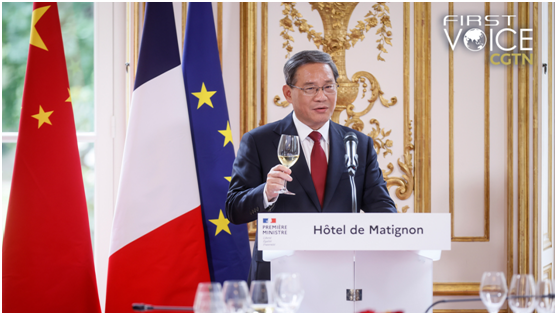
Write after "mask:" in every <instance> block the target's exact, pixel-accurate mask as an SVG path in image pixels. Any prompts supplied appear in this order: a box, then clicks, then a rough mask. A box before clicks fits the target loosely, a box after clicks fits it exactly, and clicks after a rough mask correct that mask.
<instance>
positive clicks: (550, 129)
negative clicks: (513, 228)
mask: <svg viewBox="0 0 557 315" xmlns="http://www.w3.org/2000/svg"><path fill="white" fill-rule="evenodd" d="M547 8H548V10H547V11H548V14H547V15H548V25H547V31H548V34H547V37H548V38H547V41H548V54H547V56H548V59H549V60H548V61H547V62H548V64H549V66H548V68H549V69H548V78H547V79H548V85H547V86H548V89H547V102H548V104H547V107H548V118H547V119H548V125H547V126H548V128H547V129H548V132H547V133H548V145H547V147H548V152H549V154H548V155H549V157H548V160H547V165H548V166H549V167H548V168H549V171H548V174H549V178H548V185H547V186H548V188H547V189H548V190H547V191H548V192H549V193H548V194H547V195H548V199H549V200H548V202H547V204H548V207H547V237H544V239H545V241H544V246H543V249H544V250H546V249H549V248H551V247H552V246H553V209H554V208H553V200H554V197H555V196H554V194H553V178H554V176H555V174H554V173H553V163H554V161H553V150H554V148H553V132H554V129H553V104H554V103H553V88H552V87H553V3H551V2H549V3H548V4H547Z"/></svg>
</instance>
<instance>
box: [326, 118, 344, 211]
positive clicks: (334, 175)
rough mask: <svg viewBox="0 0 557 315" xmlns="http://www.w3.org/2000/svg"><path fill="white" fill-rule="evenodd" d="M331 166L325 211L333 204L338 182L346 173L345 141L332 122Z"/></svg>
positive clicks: (330, 131)
mask: <svg viewBox="0 0 557 315" xmlns="http://www.w3.org/2000/svg"><path fill="white" fill-rule="evenodd" d="M329 136H330V139H329V164H328V165H329V166H328V168H327V184H326V185H325V201H324V202H323V209H325V208H327V205H328V204H329V203H330V202H331V199H332V198H333V195H334V193H335V191H336V189H337V186H338V182H339V181H340V177H341V175H342V172H343V171H344V153H345V152H344V151H345V150H344V139H343V134H342V132H341V128H339V127H338V126H337V125H336V124H335V123H333V122H331V123H330V127H329Z"/></svg>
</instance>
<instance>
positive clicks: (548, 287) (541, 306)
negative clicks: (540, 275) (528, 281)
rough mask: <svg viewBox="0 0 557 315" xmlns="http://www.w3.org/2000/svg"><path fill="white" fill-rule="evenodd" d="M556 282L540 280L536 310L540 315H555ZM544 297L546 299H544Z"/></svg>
mask: <svg viewBox="0 0 557 315" xmlns="http://www.w3.org/2000/svg"><path fill="white" fill-rule="evenodd" d="M552 294H553V296H555V282H553V281H552V280H548V279H545V280H540V281H539V282H538V287H537V292H536V295H537V297H536V310H537V311H538V313H554V312H555V297H553V298H551V297H550V295H552ZM542 296H544V297H542Z"/></svg>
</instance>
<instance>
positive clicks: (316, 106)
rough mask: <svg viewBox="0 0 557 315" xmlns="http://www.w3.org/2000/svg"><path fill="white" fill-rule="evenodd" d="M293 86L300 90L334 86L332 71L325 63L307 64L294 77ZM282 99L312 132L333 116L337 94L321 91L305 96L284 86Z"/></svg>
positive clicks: (297, 90)
mask: <svg viewBox="0 0 557 315" xmlns="http://www.w3.org/2000/svg"><path fill="white" fill-rule="evenodd" d="M294 82H295V83H294V84H293V85H295V86H297V87H300V88H307V87H310V86H313V87H322V86H324V85H327V84H336V82H335V76H334V75H333V70H331V67H330V66H329V65H328V64H326V63H309V64H305V65H303V66H300V67H299V68H298V70H297V71H296V76H295V77H294ZM282 91H283V93H284V97H285V98H286V100H287V101H288V102H290V103H292V106H293V107H294V112H295V113H296V117H298V119H299V120H300V121H301V122H303V123H304V124H306V125H307V126H309V127H310V128H311V129H313V130H317V129H319V128H321V127H322V126H323V125H324V124H325V123H326V122H327V120H329V119H330V118H331V116H332V115H333V111H334V110H335V104H336V102H337V93H336V92H335V93H333V94H325V92H323V90H322V89H319V92H317V94H315V95H306V94H305V93H304V92H303V91H302V90H300V89H297V88H292V87H289V86H288V85H285V86H283V87H282Z"/></svg>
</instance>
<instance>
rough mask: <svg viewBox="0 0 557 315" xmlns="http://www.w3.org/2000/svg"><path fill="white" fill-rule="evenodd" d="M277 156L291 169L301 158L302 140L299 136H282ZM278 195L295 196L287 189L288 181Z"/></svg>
mask: <svg viewBox="0 0 557 315" xmlns="http://www.w3.org/2000/svg"><path fill="white" fill-rule="evenodd" d="M277 155H278V158H279V161H280V163H281V164H282V165H284V166H286V167H288V168H291V167H292V165H294V164H295V163H296V161H298V158H299V157H300V139H299V138H298V136H291V135H281V136H280V141H279V144H278V148H277ZM278 193H279V194H284V195H295V193H293V192H290V191H288V189H286V181H284V187H283V188H282V189H281V190H279V191H278Z"/></svg>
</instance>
